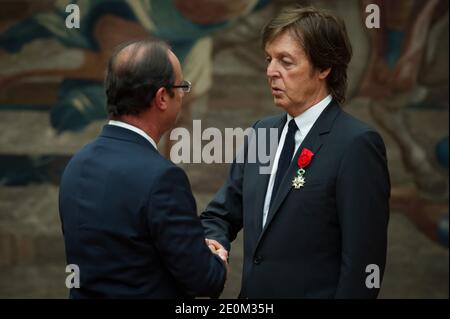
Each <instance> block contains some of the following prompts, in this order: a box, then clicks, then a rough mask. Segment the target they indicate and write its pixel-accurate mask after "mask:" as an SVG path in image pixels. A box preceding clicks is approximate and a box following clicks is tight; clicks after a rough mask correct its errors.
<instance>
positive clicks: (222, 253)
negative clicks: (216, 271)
mask: <svg viewBox="0 0 450 319" xmlns="http://www.w3.org/2000/svg"><path fill="white" fill-rule="evenodd" d="M205 242H206V245H208V248H209V249H210V250H211V251H212V252H213V253H214V254H216V255H217V256H219V257H220V259H222V260H223V262H224V263H225V265H227V267H228V251H227V250H226V249H225V248H224V247H223V246H222V245H221V244H219V242H218V241H216V240H214V239H208V238H205Z"/></svg>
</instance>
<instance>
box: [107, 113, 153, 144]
mask: <svg viewBox="0 0 450 319" xmlns="http://www.w3.org/2000/svg"><path fill="white" fill-rule="evenodd" d="M108 124H109V125H115V126H119V127H123V128H126V129H127V130H130V131H133V132H135V133H137V134H139V135H141V136H142V137H143V138H145V139H146V140H147V141H149V142H150V143H151V144H152V145H153V147H154V148H155V149H156V150H158V148H157V147H156V143H155V141H154V140H153V139H152V138H151V137H150V136H149V135H148V134H147V133H145V132H144V131H143V130H141V129H140V128H138V127H136V126H134V125H131V124H128V123H125V122H121V121H114V120H110V121H109V122H108Z"/></svg>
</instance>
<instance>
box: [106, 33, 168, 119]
mask: <svg viewBox="0 0 450 319" xmlns="http://www.w3.org/2000/svg"><path fill="white" fill-rule="evenodd" d="M168 50H169V47H168V46H167V45H166V44H165V43H163V42H156V41H148V40H145V41H137V42H131V43H126V44H122V45H120V46H119V47H117V48H116V49H115V50H114V53H113V55H112V56H111V59H110V60H109V63H108V68H107V70H106V76H105V91H106V98H107V107H106V108H107V112H108V114H109V115H110V116H112V117H116V116H120V115H125V114H133V115H137V114H139V113H140V112H142V111H143V110H145V109H146V108H148V107H149V105H150V104H151V102H152V100H153V98H154V97H155V94H156V91H158V89H159V88H161V87H166V88H168V90H169V92H170V94H173V93H172V91H170V87H171V85H173V84H174V81H175V74H174V71H173V67H172V63H171V62H170V60H169V57H168Z"/></svg>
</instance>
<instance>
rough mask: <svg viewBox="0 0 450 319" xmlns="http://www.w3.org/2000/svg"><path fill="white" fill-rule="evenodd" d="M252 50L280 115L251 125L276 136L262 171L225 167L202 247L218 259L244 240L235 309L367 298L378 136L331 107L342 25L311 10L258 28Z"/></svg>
mask: <svg viewBox="0 0 450 319" xmlns="http://www.w3.org/2000/svg"><path fill="white" fill-rule="evenodd" d="M263 47H264V51H265V54H266V60H267V78H268V83H269V86H270V88H271V92H272V96H273V100H274V103H275V105H276V106H277V107H279V108H281V109H282V111H283V113H282V114H280V115H277V116H273V117H269V118H265V119H262V120H260V121H258V122H257V123H255V124H254V129H255V132H258V130H257V129H260V128H263V129H271V128H275V129H278V131H279V145H278V148H277V150H276V154H275V156H274V161H273V167H272V171H271V174H270V175H261V174H260V173H259V168H260V166H261V165H262V163H252V162H250V161H244V163H240V162H237V161H235V162H234V163H233V164H232V165H231V167H230V170H229V175H228V177H227V180H226V181H225V184H224V185H223V186H222V188H221V189H220V190H219V191H218V193H217V194H216V196H215V198H214V199H213V200H212V201H211V202H210V203H209V205H208V206H207V208H206V210H205V211H204V212H203V214H202V215H201V219H202V223H203V226H204V227H205V229H206V234H207V237H208V241H209V243H210V244H211V245H215V246H216V247H225V248H226V249H227V250H229V249H230V243H231V242H232V241H233V240H234V239H235V238H236V235H237V233H238V232H239V231H240V230H241V229H242V228H243V229H244V266H243V275H242V287H241V292H240V297H241V298H376V297H377V295H378V292H379V288H380V283H381V279H382V276H383V272H384V267H385V262H386V246H387V225H388V218H389V194H390V181H389V172H388V167H387V159H386V150H385V146H384V143H383V140H382V138H381V136H380V135H379V134H378V133H377V132H376V131H375V130H374V129H373V128H371V127H369V126H368V125H367V124H365V123H363V122H361V121H359V120H357V119H356V118H354V117H352V116H351V115H349V114H347V113H346V112H344V111H343V110H342V109H341V107H340V104H341V103H343V102H344V100H345V91H346V86H347V66H348V63H349V62H350V59H351V46H350V43H349V40H348V37H347V32H346V29H345V25H344V23H343V22H342V21H341V20H340V19H338V18H337V17H335V16H334V15H332V14H330V13H328V12H325V11H322V10H318V9H314V8H297V9H288V10H285V11H283V12H281V13H280V14H279V15H278V16H277V17H275V18H274V19H273V20H272V21H270V22H269V23H268V24H267V25H266V27H265V28H264V30H263ZM256 135H258V134H256ZM266 135H268V134H266ZM254 138H255V139H256V138H260V137H258V136H256V137H254ZM250 143H251V141H249V142H248V144H247V145H249V144H250ZM258 143H259V139H258ZM247 155H248V154H247ZM368 270H369V271H368Z"/></svg>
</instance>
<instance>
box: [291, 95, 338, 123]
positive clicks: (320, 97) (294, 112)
mask: <svg viewBox="0 0 450 319" xmlns="http://www.w3.org/2000/svg"><path fill="white" fill-rule="evenodd" d="M328 95H329V93H328V92H327V91H321V92H318V94H316V95H315V96H313V97H312V99H310V100H309V101H308V102H306V103H304V104H302V105H300V106H295V107H293V108H292V109H290V110H287V112H288V113H289V115H290V116H292V117H297V116H299V115H300V114H302V113H304V112H305V111H307V110H308V109H310V108H311V107H313V106H314V105H316V104H317V103H319V102H320V101H322V100H323V99H324V98H326V97H327V96H328Z"/></svg>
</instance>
